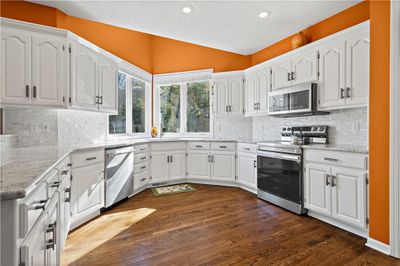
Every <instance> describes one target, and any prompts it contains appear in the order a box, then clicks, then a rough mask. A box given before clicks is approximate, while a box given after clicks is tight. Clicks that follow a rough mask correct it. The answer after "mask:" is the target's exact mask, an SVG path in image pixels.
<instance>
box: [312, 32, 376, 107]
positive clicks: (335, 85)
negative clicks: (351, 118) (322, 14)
mask: <svg viewBox="0 0 400 266" xmlns="http://www.w3.org/2000/svg"><path fill="white" fill-rule="evenodd" d="M369 50H370V41H369V32H368V31H367V30H363V31H361V32H357V33H353V34H351V35H350V34H349V35H348V36H345V37H342V38H341V39H340V40H337V41H335V42H332V43H329V44H327V45H324V46H322V47H321V48H320V59H319V64H320V75H321V77H320V93H319V109H320V110H330V109H338V108H351V107H359V106H366V105H367V104H368V92H369V76H370V75H369V70H370V68H369V66H370V64H369V55H370V53H369Z"/></svg>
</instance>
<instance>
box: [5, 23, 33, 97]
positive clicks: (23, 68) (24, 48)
mask: <svg viewBox="0 0 400 266" xmlns="http://www.w3.org/2000/svg"><path fill="white" fill-rule="evenodd" d="M0 91H1V98H0V102H1V103H9V104H28V103H30V101H31V98H30V96H31V36H30V35H28V34H25V33H21V32H18V31H15V32H14V31H6V30H1V88H0Z"/></svg>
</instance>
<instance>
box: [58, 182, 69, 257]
mask: <svg viewBox="0 0 400 266" xmlns="http://www.w3.org/2000/svg"><path fill="white" fill-rule="evenodd" d="M62 178H63V179H62V182H61V185H60V188H59V189H60V219H59V223H58V224H59V229H60V238H59V239H60V250H61V251H62V250H63V248H64V242H65V240H66V238H67V235H68V231H69V224H70V217H71V208H70V201H71V192H70V191H71V176H70V175H68V176H65V177H62Z"/></svg>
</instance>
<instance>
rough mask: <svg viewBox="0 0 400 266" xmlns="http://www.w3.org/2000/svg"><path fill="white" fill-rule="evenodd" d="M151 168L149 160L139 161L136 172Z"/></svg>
mask: <svg viewBox="0 0 400 266" xmlns="http://www.w3.org/2000/svg"><path fill="white" fill-rule="evenodd" d="M148 169H149V161H147V162H143V163H138V164H136V165H135V174H137V173H140V172H143V171H146V170H148Z"/></svg>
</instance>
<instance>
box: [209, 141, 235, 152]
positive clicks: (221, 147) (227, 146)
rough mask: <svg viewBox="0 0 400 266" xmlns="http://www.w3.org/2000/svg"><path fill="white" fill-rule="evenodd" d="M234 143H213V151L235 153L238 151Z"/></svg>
mask: <svg viewBox="0 0 400 266" xmlns="http://www.w3.org/2000/svg"><path fill="white" fill-rule="evenodd" d="M235 144H236V143H234V142H211V149H212V150H214V151H234V150H235V149H236V145H235Z"/></svg>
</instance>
